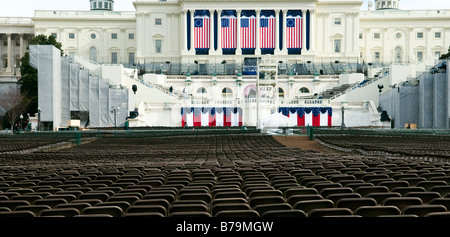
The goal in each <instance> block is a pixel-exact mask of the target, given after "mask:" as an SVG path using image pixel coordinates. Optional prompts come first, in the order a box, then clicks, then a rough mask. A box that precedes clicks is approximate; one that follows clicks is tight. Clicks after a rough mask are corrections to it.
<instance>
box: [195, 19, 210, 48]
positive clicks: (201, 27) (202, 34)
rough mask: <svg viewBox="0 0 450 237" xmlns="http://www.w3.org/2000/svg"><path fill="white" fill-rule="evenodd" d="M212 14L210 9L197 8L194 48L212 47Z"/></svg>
mask: <svg viewBox="0 0 450 237" xmlns="http://www.w3.org/2000/svg"><path fill="white" fill-rule="evenodd" d="M210 26H211V22H210V16H209V11H205V10H196V11H195V13H194V48H195V49H209V47H210Z"/></svg>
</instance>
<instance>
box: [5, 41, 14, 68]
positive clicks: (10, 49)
mask: <svg viewBox="0 0 450 237" xmlns="http://www.w3.org/2000/svg"><path fill="white" fill-rule="evenodd" d="M6 36H7V37H8V51H7V53H6V57H7V59H8V67H6V68H7V71H11V69H12V68H13V64H12V41H11V36H12V35H11V33H8V34H6Z"/></svg>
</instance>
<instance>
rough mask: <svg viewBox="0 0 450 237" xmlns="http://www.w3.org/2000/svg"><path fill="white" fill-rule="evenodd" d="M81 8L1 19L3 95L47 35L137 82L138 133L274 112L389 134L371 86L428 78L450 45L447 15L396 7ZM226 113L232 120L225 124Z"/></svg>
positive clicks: (248, 120) (243, 121)
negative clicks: (33, 44)
mask: <svg viewBox="0 0 450 237" xmlns="http://www.w3.org/2000/svg"><path fill="white" fill-rule="evenodd" d="M86 4H87V3H86ZM89 4H90V11H72V10H70V11H68V10H63V9H62V10H36V11H35V15H34V17H32V18H31V19H29V18H13V17H4V16H3V17H0V58H1V60H0V92H1V91H2V90H6V88H11V87H14V85H15V82H16V81H17V79H18V78H20V72H18V67H19V64H20V58H21V57H22V56H23V54H24V52H25V50H26V48H27V46H28V42H29V41H30V40H31V38H32V37H33V36H34V35H39V34H44V35H53V36H54V37H56V39H57V40H58V41H59V42H61V43H62V47H63V48H62V49H63V51H64V55H65V56H66V57H68V58H70V60H72V61H73V62H76V63H79V64H80V65H81V66H82V67H84V68H88V69H90V70H91V72H92V74H95V75H98V76H100V77H102V78H106V79H108V80H109V81H110V83H111V86H118V87H126V88H129V89H130V90H131V88H132V87H133V85H134V86H135V89H136V86H137V91H135V92H136V94H135V98H134V99H133V101H134V102H135V106H136V111H139V116H137V117H135V118H133V119H131V120H130V121H131V124H134V125H135V126H230V125H231V126H243V125H249V126H250V125H252V126H254V125H257V124H261V123H262V121H264V119H265V118H268V117H270V115H271V114H274V113H275V112H279V113H280V114H282V115H285V117H287V118H288V119H287V120H286V121H287V122H292V123H293V124H294V125H298V126H305V125H311V126H341V125H342V124H344V118H343V117H345V125H346V126H355V127H358V126H372V127H380V126H389V127H390V125H387V124H385V123H383V122H381V121H380V113H381V112H382V109H380V107H379V93H380V88H384V89H382V90H384V91H386V90H389V89H390V88H393V87H394V86H395V85H397V84H400V83H402V82H404V81H407V80H408V79H410V78H414V77H417V76H419V75H420V74H421V73H424V72H426V71H427V70H428V69H429V68H430V67H432V66H434V65H435V64H436V63H437V59H438V58H439V57H440V56H441V55H442V54H445V53H447V50H448V49H449V46H450V45H449V44H450V40H449V39H450V10H444V9H438V10H431V9H430V10H428V9H427V10H404V8H406V7H407V1H402V4H403V6H401V5H400V1H399V0H375V1H374V2H369V5H368V10H365V11H362V10H361V8H362V5H363V1H360V0H278V1H269V0H136V1H134V2H133V5H134V7H135V9H136V11H132V12H128V11H120V9H114V1H113V0H90V3H89ZM424 5H425V6H426V3H424ZM380 86H381V87H380ZM257 91H259V93H258V92H257ZM213 108H214V109H213ZM222 108H223V109H222ZM228 108H229V109H230V110H231V114H232V115H231V117H233V115H236V114H237V115H236V116H235V117H233V119H232V121H228V122H227V116H228V115H227V113H230V112H229V111H228V110H227V109H228ZM198 111H200V112H198ZM218 111H219V112H218ZM227 111H228V112H227ZM1 112H2V110H1V108H0V114H1ZM222 112H223V113H224V114H225V115H224V117H223V120H222V117H221V118H220V119H218V120H217V121H214V122H213V123H212V122H211V117H212V116H216V117H217V115H218V114H220V113H222ZM202 113H203V114H209V117H210V118H209V121H208V119H206V120H205V119H204V117H206V116H203V117H202V118H201V119H200V118H198V117H199V115H201V114H202ZM192 114H193V115H192ZM275 114H278V113H275ZM318 114H320V115H321V116H320V118H317V117H318ZM302 116H304V117H302ZM308 116H309V117H308ZM280 119H283V118H280ZM82 124H83V123H82ZM54 127H55V128H56V127H64V124H63V123H62V124H60V125H54Z"/></svg>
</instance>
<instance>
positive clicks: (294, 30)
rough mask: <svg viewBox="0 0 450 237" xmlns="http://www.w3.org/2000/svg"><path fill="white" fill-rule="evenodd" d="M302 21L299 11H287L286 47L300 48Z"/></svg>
mask: <svg viewBox="0 0 450 237" xmlns="http://www.w3.org/2000/svg"><path fill="white" fill-rule="evenodd" d="M302 23H303V18H302V16H301V13H300V11H288V16H287V17H286V48H288V49H299V48H302Z"/></svg>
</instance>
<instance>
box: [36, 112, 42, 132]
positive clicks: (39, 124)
mask: <svg viewBox="0 0 450 237" xmlns="http://www.w3.org/2000/svg"><path fill="white" fill-rule="evenodd" d="M37 112H38V124H37V129H36V131H41V107H40V106H39V107H38V111H37Z"/></svg>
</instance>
